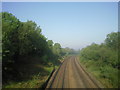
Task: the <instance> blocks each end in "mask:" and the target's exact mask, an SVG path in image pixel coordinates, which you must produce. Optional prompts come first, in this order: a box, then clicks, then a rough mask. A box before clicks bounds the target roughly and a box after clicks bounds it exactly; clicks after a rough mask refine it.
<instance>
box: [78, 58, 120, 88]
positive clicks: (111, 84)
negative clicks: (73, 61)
mask: <svg viewBox="0 0 120 90" xmlns="http://www.w3.org/2000/svg"><path fill="white" fill-rule="evenodd" d="M80 62H81V64H82V66H83V67H85V69H86V70H87V71H88V72H89V73H90V74H92V75H93V76H94V77H96V79H98V80H99V81H100V82H101V84H102V85H103V86H104V87H105V88H118V86H119V85H118V71H119V70H118V69H116V68H113V67H111V66H109V65H105V64H103V62H101V61H100V60H99V61H94V60H84V59H82V58H80ZM102 64H103V65H102ZM101 65H102V66H101ZM119 72H120V71H119Z"/></svg>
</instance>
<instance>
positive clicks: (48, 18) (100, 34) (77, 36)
mask: <svg viewBox="0 0 120 90" xmlns="http://www.w3.org/2000/svg"><path fill="white" fill-rule="evenodd" d="M2 11H6V12H10V13H12V14H13V15H15V16H16V17H17V18H18V19H19V20H20V21H22V22H26V21H27V20H32V21H35V22H36V23H37V25H38V26H40V27H41V29H42V33H43V35H45V36H46V37H47V38H48V39H49V40H53V42H54V43H60V44H61V46H62V47H70V48H74V49H81V48H83V47H85V46H87V45H90V44H91V43H93V42H94V43H98V44H100V43H102V42H104V39H105V38H106V35H107V34H109V33H111V32H114V31H118V3H117V2H16V3H15V2H3V3H2Z"/></svg>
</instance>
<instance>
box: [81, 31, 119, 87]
mask: <svg viewBox="0 0 120 90" xmlns="http://www.w3.org/2000/svg"><path fill="white" fill-rule="evenodd" d="M118 44H119V43H118V32H112V33H110V34H108V35H107V38H106V39H105V42H104V43H102V44H100V45H98V44H95V43H93V44H91V45H90V46H87V47H86V48H83V49H82V50H81V51H80V59H81V61H82V62H84V61H85V63H84V64H85V66H87V68H92V69H91V70H93V71H95V72H96V70H95V69H93V67H94V68H96V69H97V71H99V72H100V73H101V74H99V75H98V76H99V78H104V79H107V81H108V82H109V83H110V84H111V85H112V87H118V85H119V84H118V80H117V79H118V71H119V67H120V66H119V65H120V61H119V60H118V52H119V51H120V50H119V49H118ZM108 87H109V86H108Z"/></svg>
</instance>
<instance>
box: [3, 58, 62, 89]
mask: <svg viewBox="0 0 120 90" xmlns="http://www.w3.org/2000/svg"><path fill="white" fill-rule="evenodd" d="M24 59H29V63H28V62H27V63H26V62H24V64H22V65H21V67H19V71H20V74H21V76H22V77H20V78H19V79H18V80H17V81H9V82H8V83H6V84H4V85H3V88H43V85H44V83H45V82H46V80H47V79H48V77H49V75H50V74H51V72H52V70H53V68H54V66H53V64H52V63H51V62H49V63H47V64H46V63H45V62H41V60H40V59H44V58H39V57H34V58H33V57H30V56H29V57H26V58H24ZM24 59H22V60H24ZM59 64H60V63H56V66H55V68H58V67H59Z"/></svg>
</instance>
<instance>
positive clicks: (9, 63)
mask: <svg viewBox="0 0 120 90" xmlns="http://www.w3.org/2000/svg"><path fill="white" fill-rule="evenodd" d="M0 14H2V57H3V58H2V59H3V65H2V66H3V68H2V69H3V84H4V83H6V82H7V81H8V80H9V81H11V80H17V79H18V78H21V77H22V76H24V75H22V74H21V73H22V71H21V69H19V67H21V68H22V66H24V64H26V65H27V64H28V63H31V64H32V63H34V62H36V61H34V59H33V62H31V61H30V59H23V57H30V56H32V57H36V56H39V58H40V59H39V61H40V62H39V63H42V64H44V65H45V64H48V63H49V62H51V63H53V64H54V66H55V64H58V63H59V60H58V59H59V58H61V57H62V56H64V55H65V54H62V51H61V50H62V49H63V48H61V45H60V44H59V43H55V44H54V45H53V41H52V40H47V38H46V37H45V36H44V35H42V33H41V32H42V30H41V28H40V26H37V24H36V23H35V22H33V21H27V22H21V21H19V19H17V18H16V17H15V16H13V15H12V14H11V13H7V12H2V13H0ZM21 57H22V58H21ZM34 64H36V63H34ZM31 67H33V66H31ZM26 71H27V70H26ZM8 74H9V75H8ZM23 74H24V73H23Z"/></svg>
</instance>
